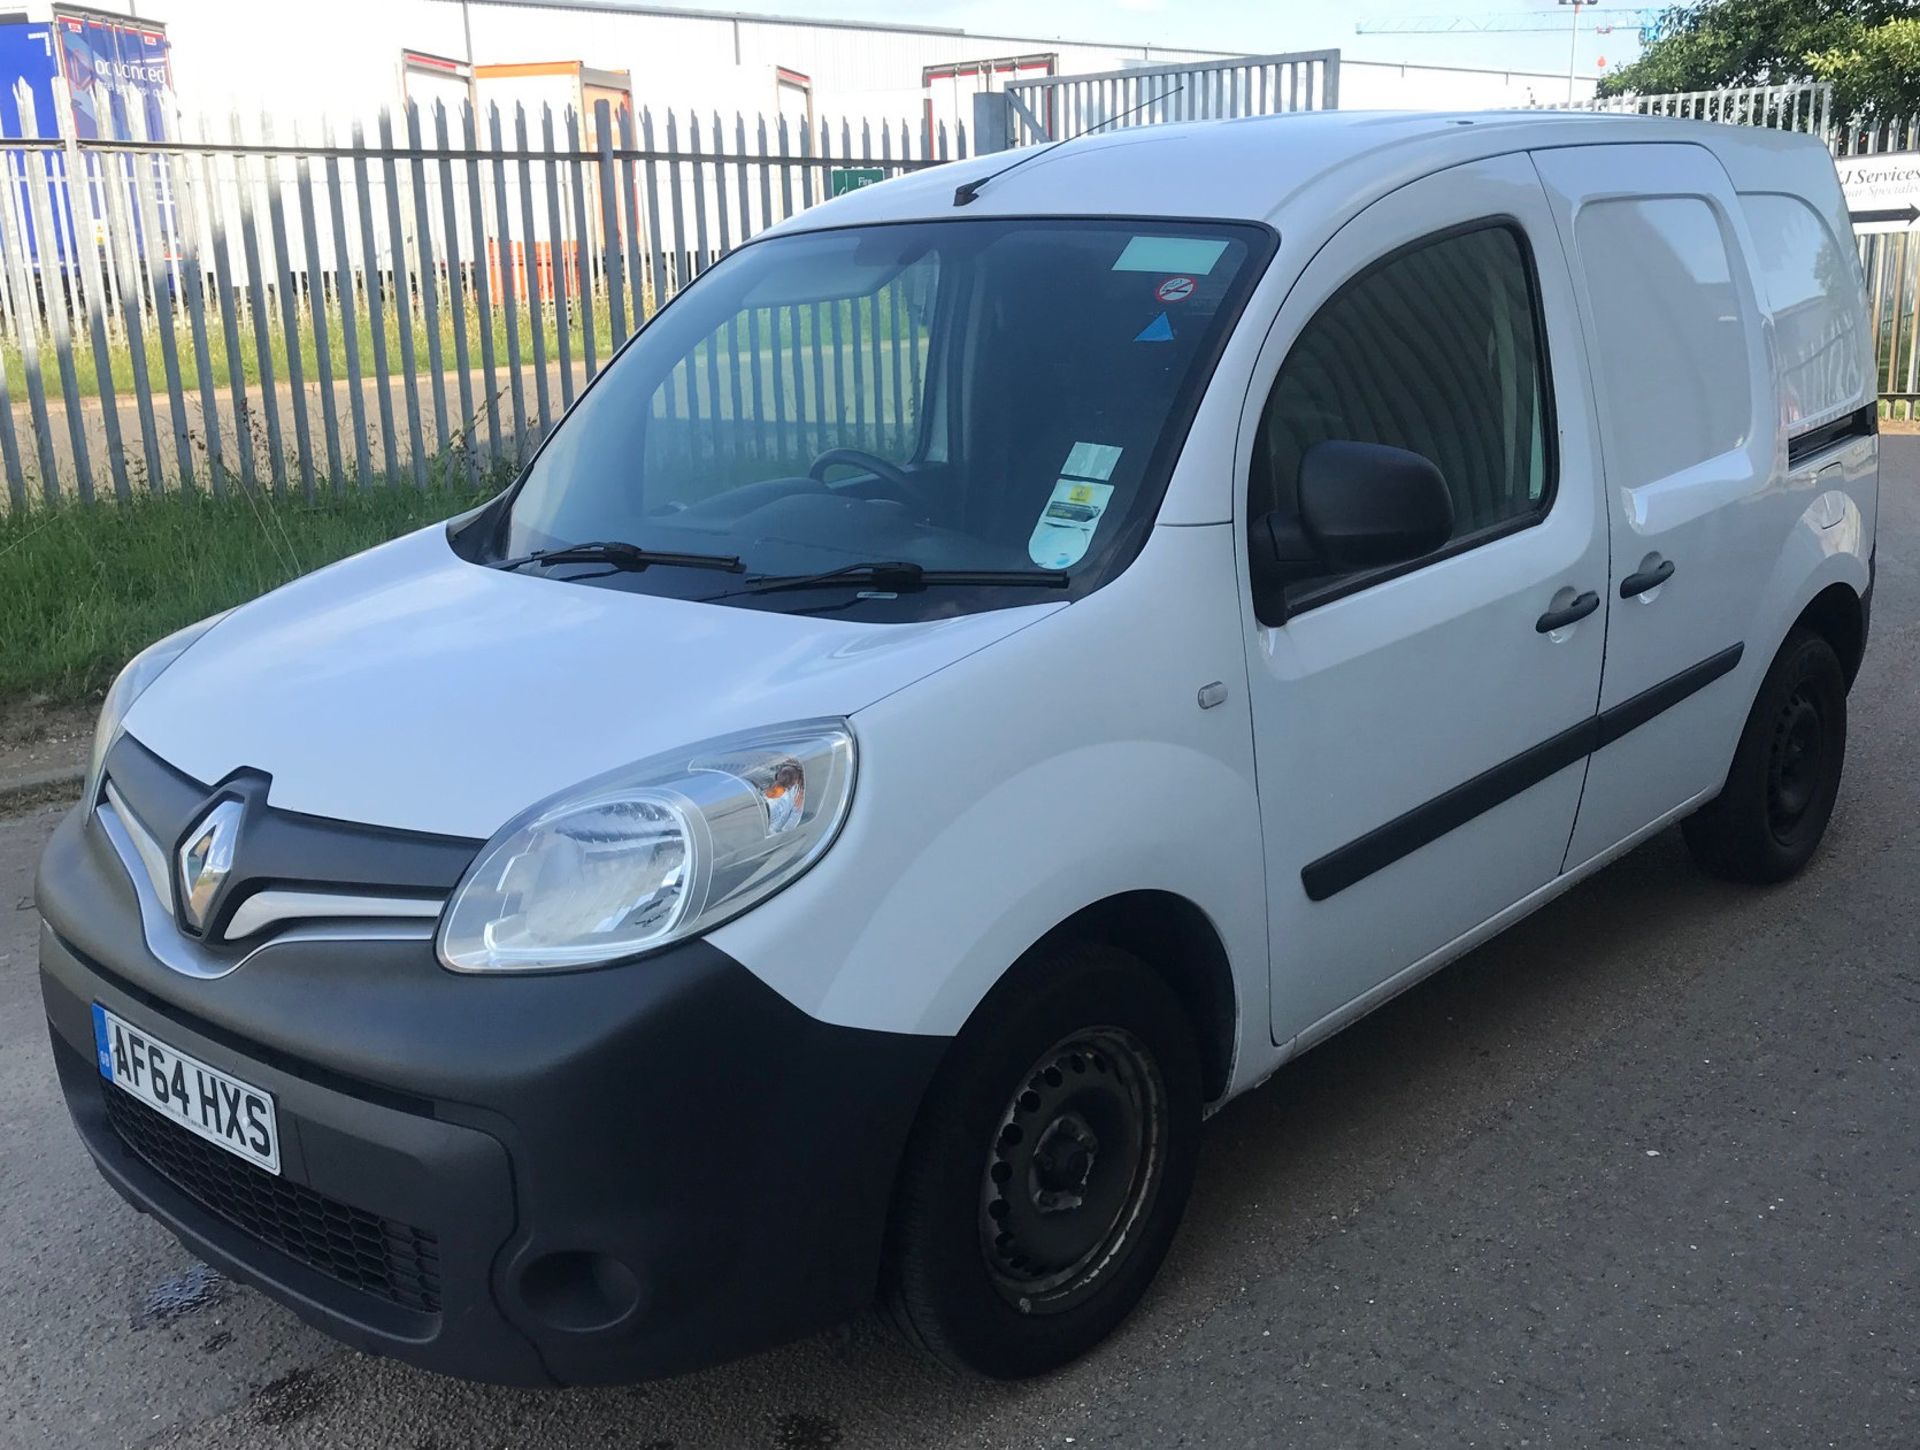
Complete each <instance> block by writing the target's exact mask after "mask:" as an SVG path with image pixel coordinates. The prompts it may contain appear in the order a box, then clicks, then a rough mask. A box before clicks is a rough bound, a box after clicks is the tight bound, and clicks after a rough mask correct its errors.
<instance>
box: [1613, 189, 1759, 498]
mask: <svg viewBox="0 0 1920 1450" xmlns="http://www.w3.org/2000/svg"><path fill="white" fill-rule="evenodd" d="M1575 236H1576V240H1577V242H1578V248H1579V254H1580V267H1581V270H1582V272H1583V273H1584V274H1585V279H1586V286H1587V295H1588V299H1589V300H1590V302H1591V303H1592V306H1593V319H1594V331H1595V338H1594V341H1595V342H1596V343H1597V344H1598V346H1597V347H1596V348H1595V350H1594V352H1595V362H1596V366H1595V372H1596V373H1597V374H1598V376H1599V380H1600V385H1601V389H1602V399H1603V402H1604V404H1605V407H1606V413H1607V418H1606V427H1605V428H1604V429H1603V434H1604V436H1605V439H1606V446H1607V448H1608V450H1609V452H1608V457H1607V477H1608V481H1609V482H1610V483H1613V484H1615V485H1616V486H1618V487H1622V488H1634V487H1637V486H1639V485H1641V484H1644V483H1650V482H1652V481H1653V480H1655V479H1658V478H1666V477H1668V476H1670V475H1672V474H1675V473H1678V472H1680V471H1681V470H1682V469H1685V468H1690V467H1692V466H1693V465H1694V464H1697V463H1704V462H1705V461H1706V460H1707V459H1709V458H1718V457H1719V456H1720V455H1721V454H1723V453H1728V452H1731V451H1732V450H1734V449H1736V448H1739V447H1742V446H1743V445H1744V444H1745V443H1746V441H1747V432H1748V429H1749V427H1750V424H1751V420H1752V414H1753V394H1752V386H1751V379H1750V378H1749V376H1748V363H1747V338H1746V325H1745V323H1743V322H1742V320H1741V319H1742V318H1743V316H1744V315H1745V308H1744V307H1743V305H1742V303H1741V299H1740V296H1739V292H1738V289H1737V288H1736V287H1735V286H1734V282H1733V273H1732V267H1731V264H1730V262H1729V261H1728V254H1727V243H1726V238H1725V236H1724V234H1723V233H1722V231H1721V227H1720V219H1719V217H1718V215H1717V214H1716V213H1715V211H1714V209H1713V208H1712V206H1710V205H1709V204H1708V203H1707V202H1706V201H1705V200H1704V199H1702V198H1700V197H1691V196H1667V197H1652V198H1646V199H1640V200H1621V201H1599V202H1594V203H1592V204H1591V205H1589V206H1586V207H1583V208H1582V209H1581V211H1580V216H1579V220H1578V222H1577V223H1576V229H1575Z"/></svg>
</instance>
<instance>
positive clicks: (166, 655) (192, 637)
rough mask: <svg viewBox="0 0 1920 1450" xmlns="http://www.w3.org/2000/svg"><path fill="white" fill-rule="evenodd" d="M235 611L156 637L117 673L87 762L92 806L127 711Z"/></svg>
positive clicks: (228, 610)
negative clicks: (170, 666) (167, 671)
mask: <svg viewBox="0 0 1920 1450" xmlns="http://www.w3.org/2000/svg"><path fill="white" fill-rule="evenodd" d="M231 613H233V611H232V610H231V609H223V610H221V611H220V612H219V613H218V614H213V615H209V616H208V617H207V618H205V619H203V620H201V621H200V622H199V623H198V624H190V625H188V626H187V627H186V628H185V629H177V630H175V631H174V632H173V633H172V634H170V635H168V636H167V637H166V638H164V639H158V640H155V641H154V642H153V643H152V644H150V645H148V646H147V647H146V648H145V649H143V650H141V651H140V653H139V654H137V655H135V656H134V657H133V658H132V659H130V660H128V661H127V663H126V667H125V668H124V669H122V670H121V671H120V673H119V674H118V675H116V676H114V680H113V684H112V685H111V686H109V687H108V689H107V698H106V700H105V701H104V702H103V703H102V704H101V706H100V718H99V720H97V721H96V722H95V723H94V727H93V754H92V756H91V758H90V759H89V760H88V761H87V794H86V801H87V805H88V807H89V808H91V807H92V805H93V803H94V802H95V801H97V800H99V798H100V772H101V770H102V769H103V768H104V767H105V766H106V763H107V752H108V751H109V750H112V749H113V742H114V741H116V740H118V739H119V738H120V727H121V725H122V724H123V723H124V722H125V721H126V718H127V711H129V710H131V709H132V708H133V702H134V701H135V700H137V699H139V698H140V697H141V695H143V694H145V693H146V689H147V686H149V685H151V684H152V683H153V682H154V681H155V680H157V679H159V678H160V676H161V675H162V674H164V673H165V672H166V669H167V666H168V665H171V664H172V663H173V662H174V661H175V660H177V659H179V658H180V656H181V655H183V654H185V653H186V652H187V651H188V650H189V649H191V648H192V647H193V645H194V643H195V642H196V641H197V640H198V639H199V638H200V636H201V635H203V634H205V633H206V632H207V631H208V630H210V629H212V628H213V627H214V626H215V625H216V624H218V623H219V622H220V621H221V620H223V619H225V618H226V617H227V616H228V615H229V614H231Z"/></svg>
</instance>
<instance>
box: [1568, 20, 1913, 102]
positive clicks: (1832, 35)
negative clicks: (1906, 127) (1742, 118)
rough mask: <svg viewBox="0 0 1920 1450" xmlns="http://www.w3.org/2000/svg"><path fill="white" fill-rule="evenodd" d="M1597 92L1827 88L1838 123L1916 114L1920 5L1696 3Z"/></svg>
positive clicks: (1661, 27) (1664, 23) (1662, 26)
mask: <svg viewBox="0 0 1920 1450" xmlns="http://www.w3.org/2000/svg"><path fill="white" fill-rule="evenodd" d="M1655 30H1656V38H1655V39H1654V40H1653V41H1652V42H1651V43H1650V44H1649V45H1648V46H1647V48H1646V50H1645V51H1644V52H1643V53H1642V54H1641V56H1640V58H1639V59H1638V60H1636V61H1634V62H1633V64H1631V65H1627V66H1622V67H1621V68H1620V69H1618V70H1615V71H1611V72H1609V73H1608V74H1607V75H1605V76H1603V77H1602V78H1601V81H1600V94H1601V95H1603V96H1617V95H1627V94H1637V95H1653V94H1658V93H1661V92H1666V91H1704V90H1712V89H1715V88H1717V87H1720V86H1756V85H1789V84H1793V83H1795V82H1806V81H1831V82H1832V83H1833V93H1834V112H1835V114H1836V115H1839V116H1859V117H1861V118H1863V119H1884V118H1886V117H1890V116H1902V115H1907V114H1910V113H1915V112H1920V0H1696V3H1693V4H1689V5H1680V6H1676V7H1675V8H1673V9H1671V10H1669V11H1667V13H1666V14H1665V15H1663V16H1662V17H1661V18H1660V20H1659V21H1658V22H1657V23H1656V26H1655Z"/></svg>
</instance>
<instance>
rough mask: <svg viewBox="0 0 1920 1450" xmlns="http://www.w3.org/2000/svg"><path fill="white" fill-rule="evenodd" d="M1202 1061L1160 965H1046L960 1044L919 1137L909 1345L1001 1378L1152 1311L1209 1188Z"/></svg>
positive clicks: (1047, 1365) (893, 1239) (906, 1173)
mask: <svg viewBox="0 0 1920 1450" xmlns="http://www.w3.org/2000/svg"><path fill="white" fill-rule="evenodd" d="M1200 1107H1201V1104H1200V1067H1199V1058H1198V1055H1197V1053H1196V1051H1195V1047H1194V1041H1193V1034H1192V1031H1191V1028H1190V1027H1189V1025H1188V1021H1187V1017H1186V1014H1185V1012H1184V1011H1183V1010H1182V1008H1181V1005H1180V1002H1179V1000H1178V999H1177V998H1176V997H1175V996H1174V995H1173V993H1172V991H1170V990H1169V989H1168V987H1167V986H1166V984H1165V983H1164V982H1163V981H1161V979H1160V978H1159V977H1157V976H1155V975H1154V973H1153V972H1152V971H1151V970H1149V969H1148V968H1147V967H1146V966H1145V965H1144V964H1143V963H1141V962H1139V961H1138V960H1136V959H1135V958H1133V957H1131V956H1128V955H1127V954H1126V953H1124V952H1121V951H1117V950H1114V949H1112V948H1108V947H1097V946H1078V947H1070V948H1065V949H1062V950H1060V951H1058V952H1053V953H1050V954H1048V955H1046V956H1045V957H1044V958H1042V959H1036V960H1031V961H1029V962H1027V963H1024V964H1023V965H1022V967H1021V968H1020V969H1019V970H1018V971H1017V972H1016V973H1015V974H1014V975H1013V976H1012V977H1011V978H1010V979H1009V980H1008V981H1006V982H1004V983H1002V984H1001V985H1000V987H998V988H996V989H995V991H994V993H993V995H992V996H990V997H989V998H988V999H987V1001H986V1002H985V1003H983V1004H982V1006H981V1008H980V1010H979V1011H978V1012H976V1013H975V1015H974V1018H973V1020H972V1021H970V1022H969V1023H968V1024H967V1026H966V1028H965V1030H964V1031H962V1032H961V1034H960V1036H959V1037H958V1038H957V1039H956V1040H955V1042H954V1045H953V1048H952V1050H951V1051H950V1052H949V1053H948V1056H947V1060H946V1062H945V1063H943V1064H942V1066H941V1069H940V1071H939V1073H938V1074H937V1075H936V1077H935V1080H934V1083H933V1086H932V1087H931V1088H930V1089H929V1091H928V1094H927V1101H926V1105H925V1106H924V1107H923V1108H922V1109H921V1114H920V1119H919V1121H918V1122H917V1123H916V1124H915V1126H914V1132H913V1136H912V1140H911V1142H910V1143H909V1145H908V1149H907V1155H906V1161H905V1164H904V1165H903V1167H902V1170H901V1180H900V1186H899V1191H898V1194H897V1195H896V1199H895V1204H894V1213H893V1220H892V1224H891V1230H890V1235H889V1245H888V1256H887V1257H888V1264H887V1276H886V1282H885V1286H884V1297H885V1300H886V1303H887V1307H888V1308H889V1309H890V1311H891V1312H892V1314H893V1317H894V1319H895V1321H896V1322H897V1323H898V1324H899V1325H900V1328H901V1329H902V1330H903V1331H904V1332H905V1334H906V1336H907V1338H908V1339H909V1340H911V1341H912V1342H913V1343H915V1344H916V1345H918V1346H919V1347H920V1348H921V1349H922V1350H924V1351H926V1352H927V1353H929V1354H931V1355H933V1356H934V1357H935V1358H937V1359H940V1360H942V1361H943V1362H945V1363H946V1364H948V1365H950V1366H953V1367H954V1368H958V1369H967V1370H973V1371H976V1372H978V1373H980V1374H985V1375H991V1376H993V1377H995V1378H999V1379H1015V1378H1019V1377H1022V1376H1026V1375H1034V1374H1040V1373H1043V1372H1045V1371H1047V1370H1050V1369H1053V1368H1055V1367H1056V1366H1058V1365H1062V1364H1065V1363H1067V1362H1068V1361H1069V1360H1071V1359H1074V1358H1076V1357H1077V1356H1079V1355H1081V1354H1084V1353H1085V1352H1086V1351H1087V1350H1089V1349H1091V1348H1092V1347H1093V1346H1094V1345H1096V1344H1098V1343H1099V1342H1100V1341H1101V1340H1102V1339H1104V1338H1105V1337H1106V1336H1107V1335H1108V1334H1109V1333H1111V1332H1112V1331H1113V1329H1114V1328H1115V1326H1117V1325H1118V1324H1119V1323H1120V1321H1121V1320H1122V1319H1124V1318H1125V1317H1126V1315H1127V1312H1128V1311H1129V1310H1131V1309H1132V1308H1133V1306H1134V1305H1135V1304H1136V1303H1137V1302H1139V1299H1140V1296H1141V1295H1142V1294H1143V1293H1144V1292H1145V1291H1146V1288H1147V1285H1148V1284H1149V1283H1150V1282H1151V1281H1152V1279H1153V1276H1154V1273H1155V1271H1156V1270H1157V1269H1158V1268H1159V1267H1160V1261H1161V1260H1162V1259H1163V1258H1164V1257H1165V1256H1166V1252H1167V1248H1168V1246H1169V1245H1170V1244H1171V1243H1172V1241H1173V1235H1174V1231H1175V1230H1176V1229H1177V1228H1178V1227H1179V1224H1180V1215H1181V1213H1182V1211H1183V1210H1184V1209H1185V1207H1186V1202H1187V1193H1188V1190H1189V1189H1190V1188H1191V1187H1192V1184H1193V1168H1194V1154H1195V1149H1196V1145H1197V1142H1198V1138H1199V1131H1200Z"/></svg>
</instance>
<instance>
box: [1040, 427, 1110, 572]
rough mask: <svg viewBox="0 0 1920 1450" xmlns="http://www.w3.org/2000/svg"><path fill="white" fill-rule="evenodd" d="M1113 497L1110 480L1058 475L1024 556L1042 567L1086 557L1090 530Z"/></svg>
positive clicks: (1062, 566)
mask: <svg viewBox="0 0 1920 1450" xmlns="http://www.w3.org/2000/svg"><path fill="white" fill-rule="evenodd" d="M1082 446H1083V447H1085V446H1089V445H1084V444H1083V445H1082ZM1113 451H1114V453H1115V454H1116V455H1117V454H1118V453H1119V452H1120V450H1119V449H1118V448H1116V449H1114V450H1113ZM1112 497H1113V485H1112V484H1110V483H1087V482H1085V481H1084V480H1082V479H1078V478H1063V479H1061V480H1060V481H1059V482H1057V483H1056V484H1054V486H1053V497H1052V498H1050V499H1048V500H1047V506H1046V507H1045V508H1044V509H1042V510H1041V511H1040V522H1039V523H1037V524H1035V525H1034V526H1033V537H1032V538H1031V539H1028V540H1027V557H1028V558H1029V559H1031V560H1033V562H1034V563H1036V564H1038V565H1039V566H1040V567H1041V568H1042V569H1071V568H1072V567H1073V566H1074V565H1075V564H1078V563H1079V562H1080V561H1081V560H1082V559H1084V558H1086V556H1087V549H1088V547H1089V546H1090V545H1091V544H1092V543H1093V531H1094V530H1095V529H1096V528H1098V527H1099V526H1100V515H1102V514H1104V513H1105V512H1106V511H1107V500H1108V499H1110V498H1112Z"/></svg>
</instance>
